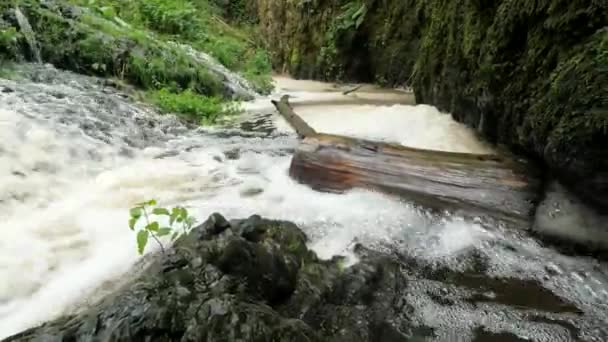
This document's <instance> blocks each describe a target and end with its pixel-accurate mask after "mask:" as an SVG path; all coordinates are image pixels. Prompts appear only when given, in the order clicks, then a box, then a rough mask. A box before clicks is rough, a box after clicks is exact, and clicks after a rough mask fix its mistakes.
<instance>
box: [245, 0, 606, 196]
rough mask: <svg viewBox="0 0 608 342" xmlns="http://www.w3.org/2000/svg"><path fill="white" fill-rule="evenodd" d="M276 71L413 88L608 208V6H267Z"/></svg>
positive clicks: (558, 1) (525, 0)
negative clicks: (539, 162) (544, 165)
mask: <svg viewBox="0 0 608 342" xmlns="http://www.w3.org/2000/svg"><path fill="white" fill-rule="evenodd" d="M257 6H258V15H259V18H260V24H261V27H262V30H263V32H264V34H265V35H266V37H267V40H268V42H269V48H270V49H271V50H272V51H273V58H274V63H275V67H277V68H279V69H282V70H284V71H287V72H289V73H291V74H292V75H294V76H295V77H299V78H315V79H322V80H344V81H352V80H357V81H375V82H378V83H384V84H389V85H398V84H405V85H409V86H412V87H413V88H414V91H415V93H416V98H417V101H418V102H419V103H428V104H433V105H435V106H437V107H438V108H440V109H441V110H444V111H448V112H450V113H452V115H453V116H454V118H455V119H457V120H459V121H461V122H464V123H466V124H468V125H469V126H471V127H474V128H476V129H478V131H479V132H480V133H482V134H483V135H484V136H485V137H486V138H487V139H488V140H490V141H492V142H495V143H498V144H505V145H507V146H509V147H510V148H511V149H513V150H515V151H517V152H519V153H523V154H526V155H529V156H532V157H534V158H536V159H538V160H541V161H543V162H544V163H545V164H546V165H547V167H548V169H549V170H551V171H552V173H554V174H555V175H556V176H558V177H559V178H560V179H561V180H562V181H563V182H564V183H566V184H567V185H570V187H571V188H572V189H573V190H574V191H575V192H577V193H578V194H579V195H581V196H582V197H583V198H584V199H586V200H587V202H589V203H592V204H595V205H596V206H599V207H600V208H608V2H606V1H603V0H574V1H573V0H537V1H530V0H498V1H489V0H437V1H424V0H403V1H389V0H356V1H352V0H351V1H346V0H344V1H331V2H330V1H322V0H308V1H288V0H257Z"/></svg>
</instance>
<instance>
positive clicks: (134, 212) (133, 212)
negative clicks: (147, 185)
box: [129, 207, 142, 219]
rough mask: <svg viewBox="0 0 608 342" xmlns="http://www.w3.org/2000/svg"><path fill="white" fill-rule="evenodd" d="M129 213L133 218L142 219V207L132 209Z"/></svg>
mask: <svg viewBox="0 0 608 342" xmlns="http://www.w3.org/2000/svg"><path fill="white" fill-rule="evenodd" d="M129 213H130V214H131V217H133V218H135V219H138V218H140V217H141V214H142V209H141V207H135V208H132V209H131V210H130V211H129Z"/></svg>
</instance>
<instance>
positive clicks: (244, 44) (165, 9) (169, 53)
mask: <svg viewBox="0 0 608 342" xmlns="http://www.w3.org/2000/svg"><path fill="white" fill-rule="evenodd" d="M210 1H213V0H132V1H124V0H67V1H65V2H57V4H56V6H55V5H54V6H51V7H48V6H47V7H43V6H41V5H40V3H39V2H38V1H34V0H13V1H12V2H14V3H16V4H18V5H19V6H20V7H21V9H22V11H23V12H24V13H25V14H26V16H27V17H28V19H29V21H30V23H31V24H32V27H33V29H34V31H35V32H36V37H37V40H38V43H39V45H40V50H41V54H42V58H43V60H44V62H47V63H52V64H54V65H55V66H57V67H59V68H63V69H68V70H72V71H76V72H80V73H83V74H91V75H96V76H100V77H114V78H117V79H119V80H123V81H126V82H128V83H131V84H133V85H135V86H137V87H139V88H141V89H142V90H144V91H145V93H146V96H145V99H146V100H147V101H150V102H152V103H154V104H155V105H156V106H158V107H159V108H160V109H161V110H162V111H163V112H172V113H176V114H178V115H180V116H181V117H183V118H184V119H186V120H188V121H190V122H197V123H205V124H206V123H213V122H215V121H216V120H217V119H218V118H219V117H220V116H221V115H226V114H230V113H232V112H234V111H235V110H236V107H235V106H232V107H230V106H228V107H227V106H226V102H228V101H229V99H228V98H225V89H224V85H223V84H222V81H221V80H220V79H219V77H218V76H217V75H216V74H215V73H213V72H211V71H210V70H209V69H208V68H207V66H206V65H205V64H204V63H203V62H201V61H199V60H197V59H196V58H194V57H193V56H191V55H190V54H189V53H188V52H187V51H185V50H183V49H181V48H180V47H179V45H176V44H170V43H169V42H178V43H183V44H188V45H190V46H192V47H193V48H195V49H197V50H199V51H203V52H206V53H208V54H210V55H212V56H213V57H215V58H216V59H217V60H218V61H219V62H220V63H222V64H223V65H224V66H226V67H227V68H228V69H230V70H232V71H236V72H238V73H240V74H241V75H243V76H244V77H245V78H246V79H247V80H249V81H250V83H251V84H252V85H253V86H254V88H256V90H257V91H259V92H261V93H269V92H270V91H271V90H272V87H273V86H272V82H271V78H270V72H271V63H270V58H269V55H268V53H267V52H266V51H265V50H264V49H262V48H261V44H259V43H256V42H255V40H253V39H251V38H250V36H251V31H249V29H248V28H247V27H246V26H242V27H240V26H239V25H238V24H235V23H234V22H231V23H230V24H229V23H227V22H226V21H224V19H223V18H222V17H221V13H222V11H221V10H220V9H219V8H218V7H217V6H216V5H215V4H214V3H211V2H210ZM13 5H14V4H11V5H10V6H11V7H12V6H13ZM74 5H76V6H79V7H82V8H84V10H78V11H77V12H75V13H79V14H77V15H70V16H67V17H66V16H65V14H64V13H72V8H71V6H74ZM6 6H8V5H7V4H0V10H3V8H4V7H6ZM2 25H3V22H2V21H1V20H0V60H2V59H3V57H4V59H9V60H10V59H11V56H12V59H13V60H16V59H18V58H19V51H18V49H19V48H20V46H21V48H22V47H23V44H20V41H19V35H18V30H15V28H12V27H5V26H6V25H4V26H2ZM9 49H10V50H9ZM22 54H23V53H22Z"/></svg>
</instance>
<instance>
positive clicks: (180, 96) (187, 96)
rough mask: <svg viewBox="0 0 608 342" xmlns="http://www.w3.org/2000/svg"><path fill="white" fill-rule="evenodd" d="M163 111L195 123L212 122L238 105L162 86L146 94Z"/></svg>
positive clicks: (229, 112) (189, 91)
mask: <svg viewBox="0 0 608 342" xmlns="http://www.w3.org/2000/svg"><path fill="white" fill-rule="evenodd" d="M148 96H149V98H150V99H151V101H152V102H154V103H155V104H156V105H157V106H158V108H159V109H160V110H161V111H163V112H164V113H173V114H177V115H179V116H181V117H182V118H184V119H186V120H188V121H190V122H194V123H197V124H212V123H214V122H215V121H216V120H217V119H218V118H219V117H220V116H224V115H229V114H233V113H234V112H236V111H238V105H237V104H234V105H232V106H230V105H227V104H226V103H225V102H224V101H223V100H222V99H220V98H218V97H208V96H203V95H200V94H197V93H195V92H194V91H192V90H190V89H187V90H185V91H183V92H179V93H175V92H171V91H170V90H168V89H166V88H163V89H161V90H159V91H156V92H152V93H149V94H148Z"/></svg>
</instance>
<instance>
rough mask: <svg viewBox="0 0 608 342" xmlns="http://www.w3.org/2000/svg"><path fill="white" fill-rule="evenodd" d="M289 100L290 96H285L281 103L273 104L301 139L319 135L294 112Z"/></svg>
mask: <svg viewBox="0 0 608 342" xmlns="http://www.w3.org/2000/svg"><path fill="white" fill-rule="evenodd" d="M288 100H289V95H283V96H282V97H281V100H280V101H275V100H272V104H274V106H275V107H276V108H277V110H278V111H279V113H280V114H281V116H283V118H284V119H285V120H286V121H287V123H289V125H290V126H291V127H292V128H293V129H294V130H295V131H296V133H297V134H298V136H299V137H300V138H303V137H306V136H311V135H315V134H317V132H316V131H315V130H314V129H313V128H312V127H310V126H309V125H308V124H307V123H306V121H304V120H302V118H301V117H300V116H299V115H298V114H296V113H295V112H294V111H293V108H291V105H289V101H288Z"/></svg>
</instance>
